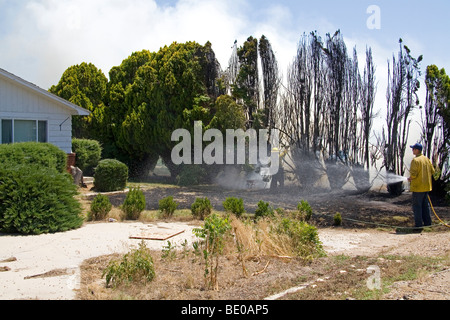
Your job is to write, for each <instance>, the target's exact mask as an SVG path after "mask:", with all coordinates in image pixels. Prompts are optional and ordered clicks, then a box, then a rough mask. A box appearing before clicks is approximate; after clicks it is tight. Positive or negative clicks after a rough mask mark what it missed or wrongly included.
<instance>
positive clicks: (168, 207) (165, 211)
mask: <svg viewBox="0 0 450 320" xmlns="http://www.w3.org/2000/svg"><path fill="white" fill-rule="evenodd" d="M177 208H178V203H176V202H175V201H174V200H173V197H172V196H169V197H166V198H164V199H161V200H159V211H160V212H161V213H162V215H163V216H164V217H165V218H170V217H171V216H173V214H174V212H175V210H176V209H177Z"/></svg>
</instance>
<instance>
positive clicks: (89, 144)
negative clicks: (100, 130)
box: [72, 139, 102, 176]
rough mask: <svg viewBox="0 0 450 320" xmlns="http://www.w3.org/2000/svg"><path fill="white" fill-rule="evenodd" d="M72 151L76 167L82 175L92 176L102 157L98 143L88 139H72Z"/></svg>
mask: <svg viewBox="0 0 450 320" xmlns="http://www.w3.org/2000/svg"><path fill="white" fill-rule="evenodd" d="M72 151H73V152H74V153H75V154H76V157H77V158H76V166H77V167H78V168H80V169H81V170H82V171H83V175H84V176H92V175H93V174H94V169H95V167H96V166H97V165H98V163H99V161H100V159H101V156H102V148H101V147H100V143H99V142H98V141H96V140H90V139H72Z"/></svg>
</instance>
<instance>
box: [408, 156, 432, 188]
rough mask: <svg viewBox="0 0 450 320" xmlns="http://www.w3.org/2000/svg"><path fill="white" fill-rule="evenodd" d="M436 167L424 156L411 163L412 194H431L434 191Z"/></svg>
mask: <svg viewBox="0 0 450 320" xmlns="http://www.w3.org/2000/svg"><path fill="white" fill-rule="evenodd" d="M433 174H434V167H433V165H432V164H431V161H430V159H428V158H427V157H425V156H424V155H422V154H421V155H418V156H416V157H415V158H414V159H413V160H412V161H411V169H410V179H411V186H410V188H409V190H410V191H411V192H429V191H431V190H432V181H431V179H432V177H433Z"/></svg>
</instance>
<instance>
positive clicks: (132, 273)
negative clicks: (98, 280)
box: [102, 241, 155, 287]
mask: <svg viewBox="0 0 450 320" xmlns="http://www.w3.org/2000/svg"><path fill="white" fill-rule="evenodd" d="M102 277H106V285H107V286H109V285H110V284H111V285H112V286H113V287H117V286H119V285H120V284H122V283H124V282H128V283H131V282H134V281H144V282H151V281H152V280H153V279H154V278H155V266H154V264H153V258H152V256H151V254H150V250H149V249H148V248H147V246H146V245H145V243H144V242H143V241H142V242H141V243H140V244H139V248H138V249H135V250H132V251H130V252H129V253H127V254H125V255H124V256H123V258H122V261H121V262H119V261H115V260H113V261H111V262H110V263H109V265H108V267H107V268H106V269H105V270H104V271H103V275H102Z"/></svg>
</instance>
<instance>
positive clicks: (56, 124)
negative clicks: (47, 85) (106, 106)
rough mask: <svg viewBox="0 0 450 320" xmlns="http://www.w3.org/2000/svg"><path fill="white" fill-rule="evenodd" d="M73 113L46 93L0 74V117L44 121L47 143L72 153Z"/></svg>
mask: <svg viewBox="0 0 450 320" xmlns="http://www.w3.org/2000/svg"><path fill="white" fill-rule="evenodd" d="M75 114H76V112H75V111H74V110H71V109H70V108H66V107H64V106H61V105H60V104H58V103H57V102H55V101H52V100H51V99H50V98H48V97H46V96H43V95H42V96H41V95H39V94H36V93H35V92H33V91H32V90H31V89H28V88H26V87H22V86H19V85H17V84H15V83H14V82H13V81H9V80H8V79H3V78H1V77H0V119H20V120H45V121H47V130H48V142H49V143H52V144H54V145H56V146H58V147H59V148H60V149H62V150H63V151H65V152H66V153H71V152H72V115H75Z"/></svg>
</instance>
